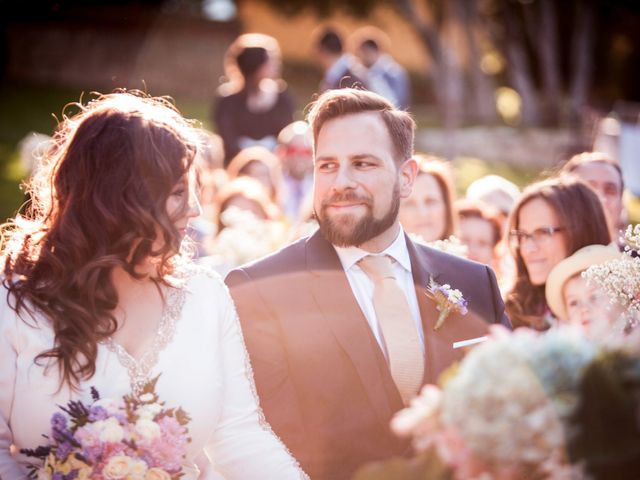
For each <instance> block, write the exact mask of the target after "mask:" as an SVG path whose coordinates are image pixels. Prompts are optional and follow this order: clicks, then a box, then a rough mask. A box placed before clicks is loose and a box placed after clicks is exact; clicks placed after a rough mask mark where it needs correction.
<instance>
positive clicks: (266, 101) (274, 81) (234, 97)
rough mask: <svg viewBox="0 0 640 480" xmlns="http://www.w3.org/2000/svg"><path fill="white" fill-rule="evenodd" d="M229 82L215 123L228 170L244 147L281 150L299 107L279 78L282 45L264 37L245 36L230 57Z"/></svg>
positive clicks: (219, 100)
mask: <svg viewBox="0 0 640 480" xmlns="http://www.w3.org/2000/svg"><path fill="white" fill-rule="evenodd" d="M225 73H226V76H227V79H228V81H227V83H225V84H223V85H221V86H220V88H219V91H218V97H217V98H216V101H215V105H214V112H213V124H214V125H215V126H216V130H217V132H218V133H219V134H220V136H221V137H222V139H223V141H224V152H225V162H224V163H225V165H228V164H229V162H230V161H231V159H232V158H233V157H234V156H235V155H236V154H237V153H238V152H239V151H240V150H242V149H243V148H247V147H250V146H253V145H262V146H264V147H266V148H268V149H270V150H273V149H274V148H275V146H276V135H278V132H279V131H280V130H282V129H283V128H284V127H285V126H286V125H288V124H289V123H291V122H292V121H293V112H294V105H293V100H292V98H291V96H290V95H289V93H288V91H287V86H286V84H285V83H284V81H283V80H282V78H280V46H279V45H278V42H277V40H276V39H275V38H273V37H270V36H268V35H263V34H260V33H247V34H245V35H240V36H239V37H238V38H237V39H236V40H235V41H234V42H233V43H232V44H231V46H230V47H229V48H228V49H227V53H226V55H225Z"/></svg>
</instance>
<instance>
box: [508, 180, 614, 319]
mask: <svg viewBox="0 0 640 480" xmlns="http://www.w3.org/2000/svg"><path fill="white" fill-rule="evenodd" d="M509 242H510V246H511V252H512V254H513V256H514V258H515V262H516V279H515V284H514V286H513V288H512V289H511V290H510V291H509V293H508V294H507V296H506V300H505V304H506V308H507V314H508V316H509V319H510V320H511V322H512V323H513V326H514V327H523V326H524V327H531V328H534V329H538V330H544V329H547V328H549V327H550V326H551V324H552V323H553V322H554V320H553V316H552V315H551V312H550V311H549V307H548V306H547V303H546V300H545V296H544V291H545V284H546V282H547V277H548V276H549V272H550V271H551V269H552V268H553V267H555V266H556V265H557V264H558V263H559V262H560V261H561V260H563V259H565V258H567V257H568V256H569V255H571V254H573V253H574V252H576V251H577V250H579V249H580V248H582V247H585V246H587V245H596V244H599V245H607V244H608V243H609V242H610V236H609V230H608V229H607V222H606V218H605V214H604V210H603V209H602V205H601V203H600V200H599V199H598V196H597V195H596V194H595V193H594V192H593V190H592V189H591V188H590V187H588V186H587V185H586V184H584V183H583V182H582V181H579V180H577V179H575V178H571V177H566V178H553V179H549V180H545V181H542V182H538V183H534V184H532V185H530V186H529V187H527V188H526V189H525V190H524V192H523V194H522V196H521V197H520V200H519V201H518V203H516V205H515V207H514V208H513V211H512V212H511V217H510V218H509Z"/></svg>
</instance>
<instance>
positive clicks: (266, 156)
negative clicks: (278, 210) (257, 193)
mask: <svg viewBox="0 0 640 480" xmlns="http://www.w3.org/2000/svg"><path fill="white" fill-rule="evenodd" d="M227 175H228V176H229V179H230V180H233V179H234V178H238V177H251V178H254V179H255V180H257V181H259V182H260V183H261V184H262V185H263V186H264V188H265V190H266V192H267V194H268V195H269V199H270V200H271V201H272V202H274V203H276V204H279V203H280V197H281V192H282V171H281V169H280V161H279V160H278V157H276V155H275V154H273V153H271V152H270V151H269V150H267V149H266V148H264V147H260V146H257V147H249V148H245V149H243V150H241V151H240V152H239V153H238V154H237V155H236V156H235V157H233V159H232V160H231V163H229V166H228V167H227Z"/></svg>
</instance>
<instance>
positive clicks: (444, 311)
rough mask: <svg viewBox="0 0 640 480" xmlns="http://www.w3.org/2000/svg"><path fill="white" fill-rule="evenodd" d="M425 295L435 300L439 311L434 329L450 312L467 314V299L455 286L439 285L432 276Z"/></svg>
mask: <svg viewBox="0 0 640 480" xmlns="http://www.w3.org/2000/svg"><path fill="white" fill-rule="evenodd" d="M426 294H427V296H428V297H429V298H431V299H432V300H433V301H434V302H436V308H437V309H438V311H439V312H440V315H438V321H437V322H436V326H435V327H433V329H434V330H438V329H439V328H440V327H441V326H442V325H444V321H445V320H446V319H447V317H448V316H449V314H450V313H455V312H457V313H459V314H460V315H466V314H467V301H466V300H465V298H464V297H463V296H462V292H461V291H460V290H457V289H455V288H451V285H448V284H444V285H440V284H439V283H438V282H436V281H435V280H434V279H433V277H432V278H431V279H430V280H429V286H428V287H427V292H426Z"/></svg>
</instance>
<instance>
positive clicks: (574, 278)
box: [545, 244, 622, 330]
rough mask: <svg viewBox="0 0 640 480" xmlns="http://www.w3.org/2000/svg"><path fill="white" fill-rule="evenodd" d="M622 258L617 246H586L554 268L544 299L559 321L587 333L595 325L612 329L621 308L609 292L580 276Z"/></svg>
mask: <svg viewBox="0 0 640 480" xmlns="http://www.w3.org/2000/svg"><path fill="white" fill-rule="evenodd" d="M621 255H622V254H621V253H620V250H618V248H617V247H616V245H615V244H610V245H587V246H586V247H583V248H581V249H580V250H578V251H576V252H575V253H574V254H573V255H570V256H569V257H567V258H565V259H564V260H562V261H561V262H559V263H558V264H557V265H556V266H555V267H553V269H552V270H551V272H549V277H548V278H547V283H546V285H545V297H546V299H547V304H548V305H549V308H550V309H551V311H552V312H553V314H554V315H555V316H556V318H557V319H558V320H560V321H561V322H570V323H572V324H575V325H581V326H582V327H584V328H585V329H587V330H588V329H589V327H590V326H591V325H595V324H601V325H602V324H604V325H611V326H612V325H613V324H614V322H615V321H616V320H617V319H618V317H620V315H621V314H622V308H621V307H618V306H615V305H613V304H612V303H611V301H610V299H609V297H608V296H607V294H606V292H604V291H602V289H601V288H599V287H598V286H597V285H596V284H594V283H591V282H588V281H587V279H586V278H584V277H583V276H582V275H581V274H582V272H584V271H585V270H586V269H587V268H589V267H590V266H592V265H599V264H602V263H605V262H608V261H610V260H615V259H618V258H620V257H621Z"/></svg>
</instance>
